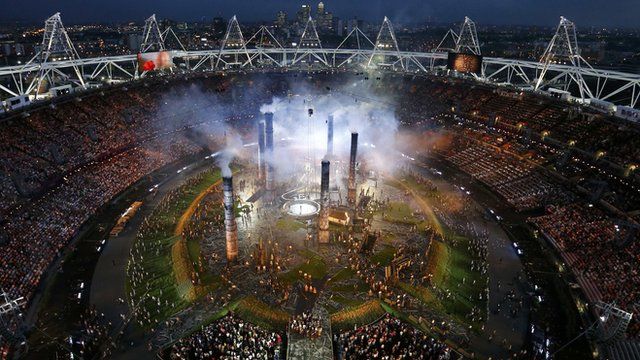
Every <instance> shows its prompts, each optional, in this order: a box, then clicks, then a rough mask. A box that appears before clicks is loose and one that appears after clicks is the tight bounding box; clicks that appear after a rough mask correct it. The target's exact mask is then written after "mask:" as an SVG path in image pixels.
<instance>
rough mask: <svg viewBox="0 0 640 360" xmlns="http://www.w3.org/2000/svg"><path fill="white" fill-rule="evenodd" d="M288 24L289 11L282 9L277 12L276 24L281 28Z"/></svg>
mask: <svg viewBox="0 0 640 360" xmlns="http://www.w3.org/2000/svg"><path fill="white" fill-rule="evenodd" d="M286 24H287V13H286V12H284V11H282V10H280V11H278V13H277V14H276V21H275V25H276V26H277V27H279V28H283V27H284V26H285V25H286Z"/></svg>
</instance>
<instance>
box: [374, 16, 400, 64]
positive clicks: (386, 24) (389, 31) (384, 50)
mask: <svg viewBox="0 0 640 360" xmlns="http://www.w3.org/2000/svg"><path fill="white" fill-rule="evenodd" d="M390 52H391V53H392V54H393V56H391V57H393V58H395V61H393V62H387V60H389V59H388V58H389V55H388V54H389V53H390ZM378 60H379V61H378ZM397 63H400V68H402V70H406V67H405V63H404V59H403V58H402V56H401V55H400V49H399V48H398V41H397V39H396V34H395V33H394V32H393V25H391V21H389V18H387V17H386V16H385V17H384V20H383V21H382V25H381V26H380V31H379V32H378V37H377V38H376V43H375V45H374V47H373V51H372V52H371V56H370V57H369V62H368V63H367V67H371V65H372V64H373V65H376V66H378V65H387V66H390V67H395V65H396V64H397Z"/></svg>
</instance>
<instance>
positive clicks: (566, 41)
mask: <svg viewBox="0 0 640 360" xmlns="http://www.w3.org/2000/svg"><path fill="white" fill-rule="evenodd" d="M168 30H170V29H164V30H161V29H160V28H159V27H158V22H157V21H156V18H155V15H153V16H151V17H150V18H149V19H147V20H146V23H145V28H144V33H143V39H144V41H143V43H142V44H141V47H140V53H139V54H132V55H123V56H111V57H99V58H87V59H82V58H80V57H79V56H78V53H77V52H76V50H75V48H74V47H73V44H72V43H71V40H70V38H69V37H68V35H67V33H66V31H65V29H64V26H63V25H62V21H61V18H60V14H55V15H53V16H52V17H50V18H49V19H47V21H46V23H45V31H44V36H43V42H42V45H41V50H40V52H38V53H37V54H36V55H35V56H34V57H33V58H32V59H31V60H30V61H29V62H27V63H26V64H24V65H19V66H9V67H3V68H0V98H5V99H6V101H5V108H6V109H11V108H16V107H18V106H21V105H24V104H25V103H28V102H29V101H32V100H33V99H42V98H47V97H51V96H57V95H59V94H66V93H68V92H71V91H78V90H84V89H87V88H95V87H100V86H103V85H105V84H111V83H114V82H123V81H132V80H137V79H140V78H144V77H148V76H151V75H152V74H158V73H162V72H174V73H175V72H178V73H187V72H202V71H219V70H244V71H249V70H260V69H265V68H269V69H298V70H299V69H302V70H336V71H339V70H344V69H349V70H359V71H380V70H382V71H399V72H410V73H429V74H440V75H448V76H449V75H453V76H469V77H472V78H474V79H475V80H477V81H480V82H484V83H491V84H494V85H501V86H514V87H517V88H519V89H521V90H525V91H535V92H540V93H546V94H549V95H552V96H556V97H562V98H563V99H565V100H571V101H576V102H579V103H586V104H591V105H594V106H598V107H600V108H601V109H602V110H603V111H606V112H611V113H613V112H617V113H618V115H619V116H623V117H627V118H630V119H634V120H636V121H637V120H638V118H640V112H638V111H637V110H636V109H634V108H636V107H637V106H638V104H639V101H638V100H639V99H640V75H639V74H629V73H623V72H619V71H611V70H601V69H596V68H593V67H592V66H591V65H589V64H588V63H587V62H586V60H585V59H583V58H582V57H581V56H580V51H579V47H578V43H577V37H576V30H575V25H574V24H573V23H572V22H570V21H569V20H567V19H565V18H561V20H560V24H559V25H558V28H557V30H556V33H555V35H554V36H553V37H552V38H551V39H550V43H549V46H548V47H547V49H546V51H545V52H544V54H543V56H542V57H541V59H540V61H525V60H514V59H505V58H497V57H484V58H480V61H479V63H478V65H479V68H478V69H477V70H475V71H473V72H467V70H468V69H466V67H464V66H463V67H461V68H460V67H455V66H454V67H452V66H451V62H450V61H448V60H451V58H450V54H448V53H466V54H472V55H477V56H480V55H481V53H480V51H481V49H480V43H479V41H478V38H477V34H476V32H475V24H474V23H473V22H472V21H471V20H470V19H468V18H465V22H464V24H463V26H462V28H461V29H460V31H459V32H458V33H456V32H455V31H451V34H453V36H452V43H451V44H450V45H451V46H449V47H446V46H445V45H444V44H445V41H444V40H443V43H441V44H440V46H439V47H438V48H437V49H434V51H432V52H411V51H402V50H401V49H400V48H399V47H398V43H397V41H396V36H395V33H394V31H393V26H392V25H391V22H390V21H389V20H388V19H387V18H386V17H385V19H384V21H383V23H382V26H381V28H380V31H379V33H378V34H377V37H376V38H375V41H373V40H371V39H370V38H369V37H367V36H366V35H365V34H364V33H363V32H362V31H361V30H360V29H358V28H357V27H356V28H354V29H353V30H352V31H351V32H350V33H349V34H348V35H347V37H346V38H345V39H344V40H343V41H342V42H341V43H340V45H339V46H337V47H335V48H323V46H322V41H321V38H320V37H319V36H318V33H317V31H316V28H315V22H314V21H313V19H312V18H309V20H308V23H307V24H306V26H305V28H304V32H303V34H302V36H301V38H300V40H299V41H298V42H297V43H293V45H294V46H292V47H286V46H283V45H281V43H280V42H278V40H277V39H276V38H275V37H274V36H273V35H272V33H271V32H270V31H269V29H268V28H267V27H265V26H262V27H261V28H260V29H259V30H258V31H257V32H256V33H255V34H253V35H252V36H250V37H244V36H243V33H242V31H241V28H240V24H239V22H238V21H237V19H236V17H235V16H234V17H233V18H232V19H231V20H230V21H229V25H228V28H227V32H226V34H225V36H224V37H223V40H222V41H221V46H220V48H219V49H215V50H197V51H190V50H187V49H184V48H182V49H168V48H167V47H166V46H165V40H166V39H167V38H168V37H169V36H170V35H171V34H172V33H170V32H169V31H168ZM176 39H177V38H176ZM178 43H179V40H178ZM180 46H182V45H180ZM158 54H161V56H158ZM148 64H152V65H153V66H150V67H149V66H146V65H148ZM463 69H465V70H464V71H463ZM456 70H458V71H456ZM616 104H617V105H616ZM618 105H619V106H618Z"/></svg>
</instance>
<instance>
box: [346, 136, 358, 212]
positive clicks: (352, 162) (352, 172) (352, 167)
mask: <svg viewBox="0 0 640 360" xmlns="http://www.w3.org/2000/svg"><path fill="white" fill-rule="evenodd" d="M357 156H358V133H351V157H350V159H349V184H348V188H347V203H348V204H349V206H356V157H357Z"/></svg>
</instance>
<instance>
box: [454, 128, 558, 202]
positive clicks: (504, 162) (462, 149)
mask: <svg viewBox="0 0 640 360" xmlns="http://www.w3.org/2000/svg"><path fill="white" fill-rule="evenodd" d="M446 156H447V159H448V160H449V161H450V162H452V163H453V164H455V165H456V166H457V167H458V168H460V169H461V170H463V171H465V172H466V173H468V174H469V175H471V176H473V177H474V178H475V179H477V180H479V181H481V182H483V183H484V184H486V185H487V186H489V187H490V188H491V189H493V190H494V191H495V192H496V193H498V194H500V195H501V196H502V197H503V198H504V199H505V200H506V201H507V202H508V203H509V204H510V205H511V206H513V207H514V208H515V209H516V210H518V211H523V210H530V209H534V208H539V207H541V206H543V205H544V204H546V203H548V202H549V201H550V200H552V199H554V197H557V196H558V195H559V194H560V193H561V192H562V190H561V189H560V188H559V186H558V185H555V184H553V183H550V182H549V181H547V180H546V177H545V176H543V175H542V174H540V172H539V171H538V170H536V169H535V167H534V165H533V164H532V163H530V162H528V161H526V160H524V159H518V158H516V157H515V156H514V155H511V154H509V153H506V152H504V151H501V149H500V148H494V147H491V146H488V145H484V144H482V143H476V142H473V141H468V140H464V139H462V138H457V141H455V142H454V145H453V146H452V147H451V148H450V149H449V150H448V152H447V155H446Z"/></svg>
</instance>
